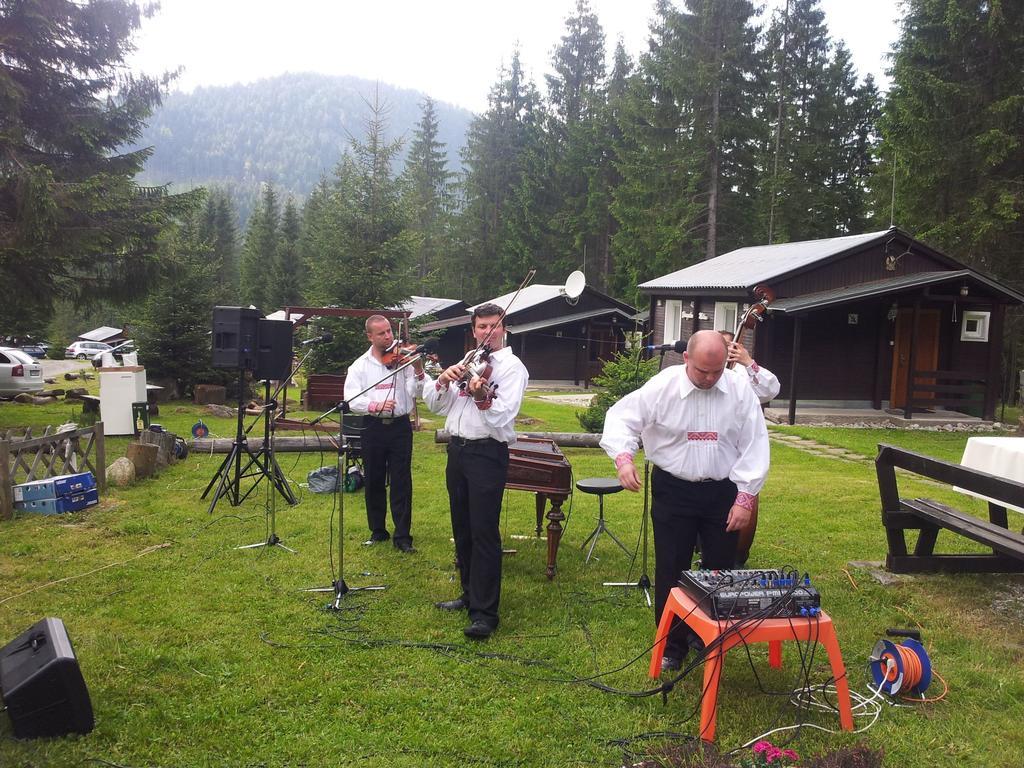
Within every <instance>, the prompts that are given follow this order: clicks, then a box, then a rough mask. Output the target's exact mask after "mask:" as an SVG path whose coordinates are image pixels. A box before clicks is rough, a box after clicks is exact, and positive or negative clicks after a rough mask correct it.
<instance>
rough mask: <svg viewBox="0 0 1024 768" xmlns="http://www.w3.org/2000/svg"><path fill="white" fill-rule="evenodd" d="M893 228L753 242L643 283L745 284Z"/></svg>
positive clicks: (866, 241)
mask: <svg viewBox="0 0 1024 768" xmlns="http://www.w3.org/2000/svg"><path fill="white" fill-rule="evenodd" d="M894 233H895V232H894V230H890V229H886V230H882V231H881V232H868V233H867V234H863V235H846V236H845V237H829V238H826V239H824V240H804V241H802V242H798V243H781V244H779V245H755V246H751V247H749V248H737V249H736V250H735V251H729V252H728V253H723V254H722V255H721V256H716V257H715V258H713V259H708V260H707V261H702V262H700V263H699V264H694V265H693V266H690V267H686V268H685V269H680V270H677V271H675V272H672V273H670V274H667V275H663V276H661V277H656V278H655V279H653V280H648V281H647V282H646V283H641V284H640V285H639V287H640V288H641V289H651V288H748V287H749V286H752V285H756V284H757V283H762V282H766V281H769V280H772V279H774V278H776V277H778V276H780V275H784V274H787V273H789V272H792V271H793V270H796V269H800V268H801V267H806V266H808V265H810V264H814V263H815V262H817V261H821V260H822V259H824V258H827V257H829V256H835V255H836V254H839V253H843V252H844V251H849V250H852V249H854V248H858V247H860V246H864V245H867V244H869V243H872V242H874V241H876V240H881V239H883V238H889V237H892V236H893V235H894Z"/></svg>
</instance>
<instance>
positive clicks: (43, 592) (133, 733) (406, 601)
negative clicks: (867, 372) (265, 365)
mask: <svg viewBox="0 0 1024 768" xmlns="http://www.w3.org/2000/svg"><path fill="white" fill-rule="evenodd" d="M69 408H70V406H68V405H64V404H60V405H55V406H46V407H32V406H21V405H13V404H0V430H2V429H4V428H7V427H13V426H27V425H34V426H43V425H45V424H57V423H60V422H63V421H66V420H67V419H68V418H69V416H70V414H69ZM575 410H577V409H574V408H572V407H569V406H563V405H556V404H552V403H549V402H545V401H540V400H537V399H536V398H535V397H534V396H532V395H531V397H530V398H528V400H527V402H526V404H525V405H524V408H523V416H525V417H527V418H529V419H531V420H534V421H533V422H532V423H530V424H528V425H527V426H526V428H527V429H529V430H538V431H539V430H550V431H574V430H578V429H579V427H578V423H577V422H576V419H575V415H574V413H575ZM198 413H199V409H198V408H196V407H195V406H192V405H190V404H188V403H172V404H169V405H164V406H163V408H162V412H161V414H160V416H159V417H157V419H156V420H157V421H159V422H160V423H162V424H163V425H164V426H165V427H167V428H169V429H171V430H172V431H175V432H177V433H178V434H182V435H187V434H188V432H189V429H190V428H191V425H192V424H193V423H194V422H195V421H196V420H197V418H198ZM427 415H428V416H429V414H427ZM203 418H204V421H206V423H207V424H209V425H210V427H211V429H212V430H213V432H214V433H215V434H219V435H221V436H230V435H231V434H232V433H233V431H234V424H233V421H232V420H231V419H214V418H206V417H203ZM436 426H440V423H439V422H436V421H432V422H428V423H425V427H427V428H426V429H425V430H424V431H422V432H420V433H418V434H417V435H416V436H415V443H416V444H415V452H414V465H413V481H414V512H413V535H414V537H415V544H416V547H417V549H418V550H419V551H418V552H417V553H416V554H413V555H411V556H409V555H403V554H401V553H399V552H397V551H395V550H394V549H393V548H392V547H390V546H375V547H364V546H362V541H363V540H364V539H365V538H366V536H367V533H368V531H367V529H366V520H365V512H364V508H363V503H362V497H361V496H360V495H358V494H356V495H353V494H347V495H345V497H344V499H343V501H344V522H345V525H344V546H345V562H344V575H345V578H346V580H347V582H348V583H349V584H350V586H359V585H366V584H385V585H387V589H386V590H385V591H383V592H377V593H365V592H360V593H352V594H350V595H349V596H347V597H345V598H344V600H343V601H342V610H341V611H339V612H330V611H327V610H325V607H324V606H325V603H326V602H327V600H326V598H325V597H324V596H322V595H315V594H310V593H306V592H302V591H300V590H301V589H302V588H304V587H308V586H314V585H326V584H328V583H330V581H331V580H332V578H334V577H335V576H336V574H337V568H338V562H337V552H336V546H335V545H334V539H335V537H336V531H337V528H336V526H337V523H338V517H339V515H338V512H339V510H338V509H337V508H336V506H335V499H334V498H333V497H332V496H321V495H315V494H310V493H309V492H308V491H307V490H305V489H303V488H297V489H296V490H297V493H298V495H299V497H300V503H299V504H298V506H296V507H293V508H289V507H286V506H285V505H284V504H282V503H278V504H277V532H278V534H279V535H280V536H281V538H282V539H283V541H284V543H285V544H287V545H288V546H290V547H292V548H294V549H296V550H297V554H294V555H293V554H289V553H288V552H285V551H284V550H281V549H273V550H269V551H268V550H262V549H261V550H237V549H235V547H236V546H238V545H241V544H249V543H254V542H258V541H264V540H265V539H266V537H267V527H266V525H267V524H266V509H267V505H268V499H267V495H266V493H265V490H266V488H267V487H268V486H267V484H266V483H264V484H263V486H262V487H261V490H260V491H259V492H258V493H257V494H255V495H254V496H252V497H250V499H249V500H247V501H246V502H245V503H244V504H243V505H241V506H240V507H237V508H231V507H229V506H228V505H227V503H226V502H224V501H222V502H221V503H220V504H219V505H218V506H217V508H216V510H215V512H214V514H212V515H209V514H207V511H206V509H207V504H206V503H205V502H203V501H201V500H200V499H199V495H200V493H201V492H202V490H203V488H204V487H205V485H206V483H207V482H208V481H209V479H210V477H211V476H212V475H213V473H214V471H215V470H216V468H217V466H218V463H219V461H220V459H221V457H220V456H209V455H197V454H196V453H193V454H191V455H190V456H189V457H188V459H186V460H185V461H183V462H179V463H178V464H176V465H175V466H173V467H171V468H170V469H168V470H167V471H165V472H163V473H162V474H161V475H160V477H158V478H156V479H153V480H149V481H145V482H142V483H139V484H138V485H136V486H134V487H132V488H130V489H124V490H117V489H111V490H109V491H108V492H107V494H106V495H105V496H104V498H103V500H102V502H101V504H100V506H99V507H97V508H94V509H92V510H90V511H88V512H86V513H79V514H70V515H62V516H54V517H42V516H19V517H17V518H16V519H15V520H13V521H7V522H0V641H2V642H7V641H8V639H12V638H13V637H14V636H15V635H16V634H18V633H20V632H21V631H23V630H24V629H26V628H27V627H28V626H29V625H31V624H32V623H34V622H35V621H37V620H38V619H39V618H42V617H44V616H58V617H60V618H62V619H63V620H64V622H65V624H66V625H67V628H68V632H69V634H70V635H71V638H72V640H73V642H74V644H75V650H76V653H77V656H78V659H79V662H80V664H81V667H82V671H83V673H84V675H85V678H86V681H87V683H88V686H89V691H90V694H91V698H92V702H93V706H94V708H95V710H96V730H95V731H94V732H93V733H92V734H90V735H89V736H87V737H84V738H63V739H56V740H39V741H30V742H17V741H14V740H13V739H12V738H11V731H10V727H9V724H8V723H7V722H6V721H3V722H0V766H4V768H7V766H72V765H74V766H78V765H118V766H131V767H132V768H141V767H142V766H301V765H306V766H320V765H360V766H371V767H372V766H425V765H430V766H466V765H484V766H592V765H607V766H615V765H621V764H622V750H621V748H620V747H618V746H616V745H615V744H613V743H612V742H614V741H615V740H619V739H623V738H630V737H633V736H637V735H640V734H646V733H651V732H662V731H671V732H679V733H688V734H693V733H695V732H696V731H697V716H696V715H695V712H696V711H697V710H698V701H699V696H700V688H701V680H700V676H699V674H698V675H693V676H691V677H689V678H686V679H684V680H683V681H682V682H681V683H680V684H679V685H678V686H677V687H676V688H675V690H673V691H672V692H671V693H670V694H669V695H668V697H667V701H666V702H664V703H663V701H662V698H661V696H657V695H656V696H645V697H640V696H630V695H625V693H626V692H639V691H651V690H652V689H653V687H654V686H653V681H651V680H650V679H648V678H647V676H646V668H647V662H648V660H649V647H650V643H651V640H652V638H653V634H654V622H653V614H652V611H651V610H650V609H649V608H647V607H646V605H645V604H644V602H643V599H642V597H641V596H640V595H639V594H638V593H637V592H636V590H619V589H610V588H605V587H603V586H602V582H604V581H609V580H613V581H632V580H635V579H636V578H637V576H638V566H636V565H633V566H632V567H631V564H630V560H629V558H627V557H626V556H625V555H624V554H623V553H622V552H621V551H620V550H618V548H617V547H615V546H614V544H613V543H612V542H611V541H610V540H609V539H608V538H605V537H602V539H601V540H600V542H599V543H598V545H597V549H596V553H595V558H594V559H592V560H591V562H590V563H589V564H585V563H584V562H583V553H582V552H581V551H580V545H581V544H582V542H583V540H584V539H585V538H586V536H587V534H588V533H589V532H590V530H591V529H592V528H593V526H594V523H595V520H596V500H595V499H594V498H593V497H587V496H583V495H581V494H580V495H577V496H576V497H575V498H574V500H573V503H572V511H571V515H570V518H569V521H568V523H567V525H566V533H565V538H564V540H563V544H562V549H561V551H560V554H559V573H558V576H557V577H556V578H555V580H554V581H552V582H549V581H548V580H547V579H546V578H545V577H544V562H545V543H544V540H543V539H539V540H538V539H537V538H535V537H533V535H532V534H533V518H534V515H533V497H532V496H530V495H528V494H525V493H515V492H512V493H509V494H507V497H506V510H505V513H504V516H503V521H502V530H503V535H504V540H505V546H506V547H508V548H512V549H515V550H516V553H515V554H513V555H509V556H507V557H506V559H505V563H504V582H503V591H502V605H501V616H502V623H501V627H500V628H499V630H498V632H497V633H496V635H495V636H494V637H493V638H492V639H491V640H490V641H489V642H486V643H482V644H481V643H474V642H471V641H468V640H466V639H465V638H464V637H463V635H462V631H461V630H462V627H463V626H464V625H465V623H466V621H465V616H464V615H452V614H447V613H443V612H440V611H438V610H436V609H435V608H434V607H433V603H434V601H436V600H440V599H446V598H450V597H454V596H455V595H456V594H457V593H458V586H457V581H456V580H455V573H454V570H453V565H452V558H453V547H452V544H451V541H450V535H451V532H450V524H449V520H448V511H447V497H446V494H445V490H444V478H443V472H444V451H443V447H442V446H438V445H435V444H434V442H433V428H434V427H436ZM791 431H799V433H801V434H805V433H806V434H808V435H810V436H813V437H815V439H817V440H819V442H827V443H832V444H836V445H844V446H846V447H849V448H851V449H852V450H856V451H858V452H862V453H865V454H866V455H873V452H874V449H873V447H872V445H871V441H872V440H874V441H875V442H877V441H878V440H877V438H878V437H879V436H878V435H876V434H874V433H875V432H880V431H867V430H840V429H835V430H815V429H812V428H805V427H800V428H793V429H792V430H791ZM966 438H967V435H964V434H942V433H939V434H936V433H891V434H890V433H889V432H885V436H884V439H885V440H886V441H889V442H895V443H897V444H900V445H906V446H908V447H913V448H915V449H917V450H920V451H922V452H924V453H928V454H931V455H936V456H941V457H943V458H954V459H955V458H958V456H959V452H961V451H962V449H963V444H964V442H965V441H966ZM957 441H959V442H957ZM126 443H127V440H126V438H111V439H110V440H109V444H108V448H107V456H108V461H112V460H113V458H115V457H117V456H118V455H120V454H122V453H123V451H124V446H125V445H126ZM566 454H567V456H568V457H569V458H570V460H571V461H572V464H573V469H574V473H575V476H576V477H577V478H581V477H591V476H607V475H611V474H612V466H611V462H610V461H609V460H608V459H607V458H606V457H605V456H604V455H603V453H601V452H600V451H596V450H585V449H567V450H566ZM278 459H279V463H280V465H281V466H282V468H283V470H284V472H285V473H286V475H287V476H288V477H289V478H290V479H291V480H292V481H294V482H295V483H302V482H304V481H305V477H306V474H307V472H308V471H309V470H310V469H312V468H314V467H316V466H319V465H320V464H321V463H332V462H334V460H335V457H334V456H333V455H324V456H321V455H319V454H294V453H282V454H280V455H279V457H278ZM772 460H773V467H772V472H771V476H770V478H769V481H768V484H767V486H766V488H765V490H764V492H763V494H762V507H761V509H762V511H761V523H760V528H759V531H758V537H757V540H756V541H755V544H754V550H753V555H752V561H751V565H754V566H765V567H770V566H778V565H781V564H788V565H791V566H793V567H797V568H799V569H800V570H801V571H804V570H805V571H808V572H810V574H811V575H812V577H813V578H814V581H815V583H816V584H817V585H818V588H819V589H820V590H821V592H822V601H823V605H824V606H825V609H826V610H827V611H828V612H829V613H830V614H831V615H832V617H833V618H834V620H835V623H836V626H837V630H838V633H839V638H840V643H841V646H842V649H843V653H844V659H845V661H846V664H847V668H848V673H849V679H850V683H851V686H852V687H854V688H857V689H859V690H861V691H862V692H863V691H865V683H866V679H867V678H866V672H865V665H866V660H867V657H868V655H869V653H870V652H871V649H872V647H873V645H874V643H875V641H876V640H877V639H878V638H880V637H882V636H883V635H884V632H885V629H886V628H887V627H908V626H909V627H920V628H921V629H922V631H923V635H924V640H925V644H926V646H927V647H928V649H929V652H930V653H931V656H932V660H933V664H934V667H935V669H936V670H937V671H938V673H939V674H941V675H942V677H943V678H945V679H946V681H948V683H949V693H948V694H947V696H946V698H945V699H944V700H943V701H941V702H938V703H935V704H928V705H918V706H912V707H907V708H896V707H889V706H886V707H885V708H884V711H883V713H882V715H881V718H880V719H879V721H878V722H877V724H875V725H874V726H873V727H872V728H871V729H870V730H868V731H866V732H865V733H863V734H860V735H856V736H853V735H848V734H836V735H833V734H827V733H823V732H820V731H814V730H809V729H805V730H804V731H803V732H802V733H801V734H800V737H799V740H798V741H797V742H795V743H794V744H792V745H791V746H793V747H794V748H795V749H796V750H797V751H798V752H800V753H801V754H809V753H815V752H820V751H823V750H826V749H833V748H836V747H838V746H841V745H849V744H852V743H854V742H855V741H857V740H858V739H862V740H864V741H865V742H866V743H868V744H869V745H871V746H874V747H876V748H882V749H884V750H885V752H886V765H892V766H928V768H931V767H932V766H963V765H970V766H1005V767H1006V768H1010V767H1011V766H1013V767H1016V766H1020V765H1021V764H1024V737H1022V736H1021V732H1022V728H1021V723H1022V722H1024V667H1022V657H1024V628H1022V616H1024V580H1022V579H1021V578H1020V577H1015V576H1010V577H1008V576H957V577H952V576H920V577H916V578H913V579H907V580H905V581H902V582H901V583H899V584H898V585H895V586H881V585H880V584H878V583H877V582H876V581H874V580H873V579H872V578H871V577H870V575H869V574H868V573H867V572H866V571H863V570H859V569H856V568H853V567H851V566H850V565H849V563H850V561H855V560H869V561H878V560H882V559H883V558H884V554H885V537H884V534H883V531H882V527H881V524H880V522H879V506H878V492H877V488H876V486H875V479H874V472H873V467H871V465H870V464H864V465H860V464H856V463H853V462H843V461H837V460H833V459H827V458H819V457H817V456H812V455H809V454H807V453H804V452H802V451H799V450H796V449H793V448H790V447H787V446H783V445H775V444H773V446H772ZM907 490H908V491H910V492H914V491H915V489H914V486H913V485H911V484H909V483H908V486H907ZM921 492H922V493H928V495H932V496H937V497H939V498H944V496H942V494H943V493H946V492H944V491H941V490H939V489H935V488H927V487H924V486H922V491H921ZM948 494H949V495H950V500H951V503H958V504H960V505H961V506H964V502H963V499H962V497H960V498H957V495H954V494H953V493H952V491H949V492H948ZM567 506H568V505H567ZM641 509H642V500H641V498H640V497H639V496H637V495H634V494H629V493H619V494H615V495H612V496H609V497H608V498H607V500H606V517H607V520H608V524H609V526H610V527H611V529H612V530H613V531H614V532H615V533H616V534H617V535H618V536H619V537H620V538H622V539H623V541H625V542H626V543H627V545H628V546H630V547H632V546H634V545H635V544H636V542H637V541H638V538H639V531H640V519H641V514H640V513H641ZM1012 514H1013V513H1011V515H1012ZM1016 521H1017V522H1020V518H1019V517H1018V518H1016ZM942 542H943V538H942V536H940V544H941V543H942ZM948 546H950V547H954V546H958V545H957V544H956V543H955V542H952V541H950V542H949V543H948ZM651 570H653V564H652V566H651ZM798 650H803V651H804V652H805V653H806V649H798V648H797V646H796V645H795V644H788V647H787V648H786V649H785V654H784V656H785V664H784V668H783V669H782V670H781V671H774V670H770V669H769V668H768V666H767V653H766V651H765V649H764V648H759V647H755V648H753V649H752V650H751V657H752V659H753V662H754V668H755V669H756V674H755V671H754V669H752V668H751V665H750V664H749V663H748V661H747V660H746V655H745V654H744V653H743V652H742V651H739V650H737V651H736V652H734V653H733V654H730V659H729V661H728V663H727V665H726V670H725V673H724V676H723V682H722V689H721V694H720V697H719V702H720V706H719V718H718V743H719V746H720V747H721V748H723V749H731V748H734V747H737V746H739V745H740V744H742V743H743V742H744V741H746V740H747V739H750V738H752V737H754V736H756V735H758V734H760V733H762V732H764V731H767V730H769V729H771V728H775V727H778V726H782V725H788V724H793V723H795V722H797V721H799V720H800V719H802V718H803V719H806V720H808V721H809V722H813V723H815V724H818V725H821V726H823V727H828V728H837V727H838V718H837V717H834V716H830V715H827V714H812V715H806V714H801V713H799V712H798V711H797V710H796V709H795V708H793V707H792V706H791V705H789V704H788V703H787V697H786V696H785V695H783V692H785V691H787V690H789V689H790V688H791V687H793V685H794V684H796V682H797V680H798V677H799V673H800V664H799V660H798V657H799V655H800V654H799V653H798ZM809 663H810V664H811V666H812V667H813V670H814V671H813V679H814V680H815V681H817V682H823V681H824V680H826V679H827V677H828V672H827V661H826V658H825V654H824V652H823V651H820V652H817V653H815V654H814V655H813V657H812V658H810V659H809ZM584 680H593V681H595V682H599V683H601V684H603V685H606V686H609V687H611V688H614V689H617V690H618V691H621V692H622V693H614V692H606V691H601V690H598V689H597V688H596V687H594V686H591V685H587V684H586V683H585V682H583V681H584ZM762 689H763V690H762ZM939 690H941V687H939V686H937V687H936V688H935V689H933V692H936V693H937V692H938V691H939ZM866 724H867V723H866V722H865V721H863V720H858V726H864V725H866Z"/></svg>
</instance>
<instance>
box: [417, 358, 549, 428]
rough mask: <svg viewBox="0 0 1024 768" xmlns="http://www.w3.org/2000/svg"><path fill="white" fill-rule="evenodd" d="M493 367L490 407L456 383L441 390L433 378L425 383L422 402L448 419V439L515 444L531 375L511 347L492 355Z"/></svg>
mask: <svg viewBox="0 0 1024 768" xmlns="http://www.w3.org/2000/svg"><path fill="white" fill-rule="evenodd" d="M491 366H492V373H491V379H490V381H491V387H492V389H494V399H493V400H492V401H491V403H490V405H489V406H483V407H480V406H478V405H477V403H476V401H474V399H473V396H472V395H471V394H469V392H468V391H467V390H465V389H459V385H458V384H457V383H455V382H452V383H450V384H448V386H447V387H444V386H440V387H439V385H438V384H437V382H435V381H434V380H433V379H431V378H430V376H427V377H426V380H425V381H424V382H423V399H424V400H425V401H426V403H427V407H428V408H429V409H430V410H431V411H432V412H434V413H436V414H438V415H439V416H445V417H446V418H445V422H444V428H445V429H446V430H447V432H448V434H449V435H453V436H457V437H462V438H465V439H466V440H481V439H483V438H485V437H490V438H493V439H495V440H497V441H498V442H501V443H507V444H509V445H511V444H512V443H514V442H515V441H516V416H517V415H518V414H519V406H520V405H521V404H522V402H523V392H524V391H525V390H526V385H527V383H528V382H529V380H530V374H529V372H528V371H527V370H526V366H525V365H523V363H522V361H521V360H520V359H519V358H518V357H516V356H515V355H514V354H513V353H512V349H511V348H510V347H502V348H501V349H499V350H497V351H495V352H493V353H492V354H491ZM495 387H496V389H495Z"/></svg>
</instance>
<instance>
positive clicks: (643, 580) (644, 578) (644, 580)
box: [604, 349, 667, 608]
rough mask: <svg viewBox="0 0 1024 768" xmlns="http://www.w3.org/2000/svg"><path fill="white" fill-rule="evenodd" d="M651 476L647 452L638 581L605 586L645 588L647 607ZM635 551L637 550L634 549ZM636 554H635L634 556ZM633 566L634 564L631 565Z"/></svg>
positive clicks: (616, 582)
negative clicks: (648, 518)
mask: <svg viewBox="0 0 1024 768" xmlns="http://www.w3.org/2000/svg"><path fill="white" fill-rule="evenodd" d="M666 351H667V350H665V349H662V350H661V359H660V361H659V362H658V370H659V371H660V370H661V368H662V366H663V365H664V364H665V352H666ZM650 476H651V462H649V461H647V458H646V454H645V457H644V514H643V518H641V521H640V541H641V544H642V546H641V550H640V551H641V555H640V578H639V579H638V580H637V581H606V582H604V586H606V587H636V588H637V589H640V590H643V593H644V598H645V599H646V600H647V607H648V608H649V607H651V606H652V605H653V603H652V602H651V577H650V576H649V575H648V573H647V517H648V515H649V514H650V505H649V501H650V490H649V489H650ZM634 552H635V550H634ZM635 557H636V555H634V558H635ZM631 568H632V566H631Z"/></svg>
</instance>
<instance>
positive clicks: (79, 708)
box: [0, 618, 93, 739]
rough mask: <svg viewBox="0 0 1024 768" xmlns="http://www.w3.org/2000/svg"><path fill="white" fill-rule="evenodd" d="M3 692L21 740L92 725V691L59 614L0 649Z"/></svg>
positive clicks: (84, 730) (83, 729)
mask: <svg viewBox="0 0 1024 768" xmlns="http://www.w3.org/2000/svg"><path fill="white" fill-rule="evenodd" d="M0 696H2V697H3V702H4V706H6V707H7V712H8V714H9V715H10V717H11V724H12V726H13V727H14V735H15V736H16V737H17V738H19V739H34V738H37V737H40V736H63V735H65V734H68V733H89V731H91V730H92V728H93V716H92V704H91V702H90V701H89V691H88V690H87V689H86V687H85V679H84V678H83V677H82V671H81V670H80V669H79V668H78V660H77V659H76V658H75V651H74V649H73V648H72V647H71V640H70V639H69V638H68V633H67V630H66V629H65V628H64V622H63V621H61V620H60V619H52V618H50V619H42V620H41V621H38V622H36V623H35V624H33V625H32V626H31V627H29V628H28V629H27V630H25V631H24V632H22V633H21V634H20V635H18V637H16V638H14V640H12V641H11V642H10V643H8V644H7V645H5V646H4V647H3V649H2V650H0Z"/></svg>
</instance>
